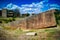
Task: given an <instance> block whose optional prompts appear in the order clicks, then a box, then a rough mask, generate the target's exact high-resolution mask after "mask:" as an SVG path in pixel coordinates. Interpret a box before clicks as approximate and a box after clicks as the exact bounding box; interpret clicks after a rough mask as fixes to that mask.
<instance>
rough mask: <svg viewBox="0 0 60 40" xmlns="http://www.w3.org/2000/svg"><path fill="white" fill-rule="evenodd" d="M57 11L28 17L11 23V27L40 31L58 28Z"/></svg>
mask: <svg viewBox="0 0 60 40" xmlns="http://www.w3.org/2000/svg"><path fill="white" fill-rule="evenodd" d="M54 12H56V11H55V10H49V11H46V12H43V13H39V14H37V15H33V16H30V17H27V18H25V19H22V20H19V21H15V23H14V22H11V25H10V26H14V27H19V28H21V29H40V28H48V27H54V26H56V20H55V15H54Z"/></svg>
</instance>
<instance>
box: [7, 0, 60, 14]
mask: <svg viewBox="0 0 60 40" xmlns="http://www.w3.org/2000/svg"><path fill="white" fill-rule="evenodd" d="M48 2H49V0H43V1H41V2H39V3H31V4H23V5H21V6H20V7H19V6H16V5H13V4H11V3H10V4H8V5H7V8H8V9H15V8H19V9H20V12H21V13H30V14H31V13H40V12H44V11H47V10H48V9H58V8H60V6H59V5H58V4H49V3H48Z"/></svg>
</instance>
